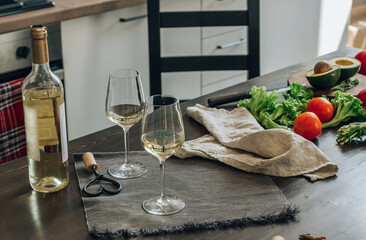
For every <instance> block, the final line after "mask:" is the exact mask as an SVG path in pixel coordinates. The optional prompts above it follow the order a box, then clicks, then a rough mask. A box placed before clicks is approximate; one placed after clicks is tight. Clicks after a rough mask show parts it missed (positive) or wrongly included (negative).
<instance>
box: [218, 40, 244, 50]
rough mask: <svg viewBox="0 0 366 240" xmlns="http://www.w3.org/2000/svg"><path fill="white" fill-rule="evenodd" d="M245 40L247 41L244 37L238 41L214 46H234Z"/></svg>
mask: <svg viewBox="0 0 366 240" xmlns="http://www.w3.org/2000/svg"><path fill="white" fill-rule="evenodd" d="M246 41H247V40H246V39H244V38H242V39H240V40H239V41H235V42H231V43H228V44H224V45H218V46H217V47H216V48H217V49H224V48H229V47H234V46H236V45H239V44H243V43H245V42H246Z"/></svg>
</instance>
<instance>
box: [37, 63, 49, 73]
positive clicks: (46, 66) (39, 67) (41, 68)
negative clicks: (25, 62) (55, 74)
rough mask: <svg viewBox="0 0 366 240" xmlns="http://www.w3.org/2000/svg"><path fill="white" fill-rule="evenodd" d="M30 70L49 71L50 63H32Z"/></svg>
mask: <svg viewBox="0 0 366 240" xmlns="http://www.w3.org/2000/svg"><path fill="white" fill-rule="evenodd" d="M32 71H34V72H49V71H51V69H50V63H49V62H46V63H43V64H39V63H32Z"/></svg>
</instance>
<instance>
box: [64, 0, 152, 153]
mask: <svg viewBox="0 0 366 240" xmlns="http://www.w3.org/2000/svg"><path fill="white" fill-rule="evenodd" d="M141 15H146V4H142V5H137V6H133V7H128V8H123V9H118V10H113V11H108V12H104V13H100V14H95V15H90V16H85V17H80V18H76V19H71V20H67V21H62V22H61V40H62V55H63V63H64V74H65V95H66V111H67V125H68V137H69V140H72V139H75V138H77V137H80V136H84V135H87V134H89V133H92V132H96V131H99V130H101V129H104V128H107V127H110V126H112V125H113V124H112V122H111V121H109V120H108V118H107V117H106V115H105V111H104V109H105V98H106V90H107V83H108V74H109V72H111V71H113V70H116V69H121V68H133V69H136V70H138V71H139V72H140V73H141V78H142V84H143V88H144V93H145V96H148V93H149V74H148V73H149V68H148V66H149V65H148V42H147V19H146V18H141V19H136V20H133V21H128V22H120V21H119V19H120V18H127V19H128V18H132V17H136V16H141ZM121 131H122V130H121ZM121 149H122V139H121Z"/></svg>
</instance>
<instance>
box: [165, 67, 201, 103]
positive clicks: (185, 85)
mask: <svg viewBox="0 0 366 240" xmlns="http://www.w3.org/2000/svg"><path fill="white" fill-rule="evenodd" d="M162 92H163V93H165V94H171V95H174V96H177V97H178V98H179V99H191V98H196V97H199V96H200V95H201V73H200V72H179V73H163V74H162Z"/></svg>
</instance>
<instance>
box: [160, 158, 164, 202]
mask: <svg viewBox="0 0 366 240" xmlns="http://www.w3.org/2000/svg"><path fill="white" fill-rule="evenodd" d="M164 162H165V161H163V162H162V163H160V181H161V194H160V197H161V198H162V199H164V198H165V172H164V171H165V168H164Z"/></svg>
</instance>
